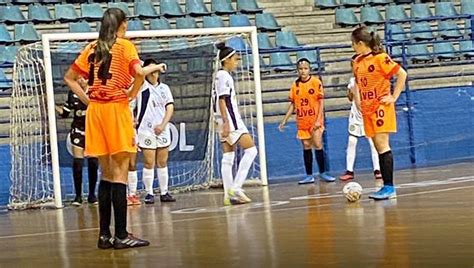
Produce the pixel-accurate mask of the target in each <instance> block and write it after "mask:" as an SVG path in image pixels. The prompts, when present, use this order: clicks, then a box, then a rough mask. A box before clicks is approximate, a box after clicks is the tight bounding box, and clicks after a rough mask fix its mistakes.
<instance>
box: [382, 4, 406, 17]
mask: <svg viewBox="0 0 474 268" xmlns="http://www.w3.org/2000/svg"><path fill="white" fill-rule="evenodd" d="M385 19H386V20H406V19H408V15H407V13H406V11H405V8H404V7H403V6H402V5H389V6H386V7H385Z"/></svg>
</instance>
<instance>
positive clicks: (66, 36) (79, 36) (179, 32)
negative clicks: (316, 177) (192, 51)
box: [41, 26, 268, 208]
mask: <svg viewBox="0 0 474 268" xmlns="http://www.w3.org/2000/svg"><path fill="white" fill-rule="evenodd" d="M243 33H244V34H249V35H250V41H251V43H252V46H251V54H252V55H254V56H253V57H252V58H253V59H252V63H253V69H254V71H253V79H254V83H255V101H256V116H257V137H258V141H259V142H258V151H259V160H260V161H259V162H260V179H261V181H262V185H263V186H266V185H268V177H267V166H266V155H265V133H264V123H263V106H262V88H261V83H260V81H261V80H260V61H259V57H258V45H257V44H258V41H257V28H256V27H255V26H249V27H222V28H203V29H176V30H148V31H128V32H127V33H126V37H128V38H145V37H172V36H196V35H211V34H243ZM98 36H99V34H98V33H97V32H91V33H52V34H43V35H42V38H41V42H42V45H43V61H44V66H45V85H46V95H47V103H48V105H47V112H48V123H49V132H50V133H49V134H50V145H51V162H52V173H53V174H52V175H53V187H54V205H55V207H56V208H61V207H62V206H63V205H62V198H61V178H60V170H59V151H58V137H57V133H56V112H55V108H54V107H55V106H54V103H55V102H54V87H53V71H52V64H51V63H52V61H51V50H50V42H51V41H64V40H92V39H97V38H98Z"/></svg>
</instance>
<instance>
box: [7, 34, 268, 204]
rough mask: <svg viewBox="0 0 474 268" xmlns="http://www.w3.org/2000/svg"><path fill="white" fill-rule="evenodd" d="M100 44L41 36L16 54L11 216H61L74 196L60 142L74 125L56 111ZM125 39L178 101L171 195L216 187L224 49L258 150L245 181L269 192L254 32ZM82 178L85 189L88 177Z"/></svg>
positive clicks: (173, 128) (77, 36) (85, 36)
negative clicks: (215, 96)
mask: <svg viewBox="0 0 474 268" xmlns="http://www.w3.org/2000/svg"><path fill="white" fill-rule="evenodd" d="M97 37H98V33H57V34H43V36H42V40H41V41H40V42H37V43H33V44H29V45H25V46H23V47H21V48H20V49H19V50H18V53H17V56H16V60H15V64H14V70H13V91H12V97H11V116H10V117H11V118H10V119H11V127H10V148H11V149H10V150H11V165H12V166H11V171H10V179H11V187H10V200H9V207H10V208H11V209H21V208H30V207H37V206H45V205H52V206H54V207H56V208H60V207H62V206H63V203H64V202H63V200H64V199H67V198H68V197H70V196H72V193H73V190H72V174H71V168H70V166H71V161H72V156H70V155H68V153H67V150H66V141H65V140H66V136H67V133H68V131H69V128H70V126H69V125H70V122H71V119H62V118H58V117H57V116H56V113H55V105H58V104H59V105H60V104H61V103H63V102H64V101H65V98H66V96H67V92H68V90H69V88H67V86H66V85H65V83H64V82H63V77H64V74H65V72H66V71H67V69H68V68H69V66H70V65H71V64H72V63H73V61H74V60H75V58H76V57H77V55H78V53H79V52H80V51H81V49H82V48H84V47H85V45H86V44H87V43H88V42H90V41H92V40H94V39H96V38H97ZM127 37H128V38H130V39H131V40H132V42H134V43H135V44H136V46H137V49H138V52H139V55H140V58H141V59H143V60H144V59H146V58H154V59H156V60H158V61H159V62H165V63H166V64H167V65H168V71H167V72H166V73H165V74H163V75H162V81H163V82H164V83H166V84H168V85H169V86H170V88H171V91H172V93H173V96H174V99H175V113H174V116H173V119H172V122H171V132H172V144H171V147H170V150H171V151H170V161H169V170H170V188H171V189H175V190H190V189H201V188H206V187H210V186H212V185H213V184H216V183H217V184H218V183H219V181H220V177H221V176H220V167H219V165H220V161H219V159H220V158H221V149H220V144H219V142H218V139H217V134H216V126H215V124H214V121H213V118H212V117H213V114H212V110H211V99H212V98H211V95H212V88H213V80H214V79H213V76H214V73H215V72H216V71H217V69H218V68H219V63H218V61H217V60H216V52H217V51H216V48H215V46H214V45H215V43H216V42H227V43H228V45H230V46H234V47H236V48H238V50H237V51H238V53H239V55H240V57H241V64H240V67H239V69H238V70H237V71H236V72H235V73H234V74H233V75H234V80H235V87H236V92H237V96H238V102H239V104H240V109H241V110H240V112H241V114H242V117H243V119H244V121H245V123H246V125H247V127H248V129H249V131H250V134H251V135H252V136H253V138H254V140H255V142H256V144H257V147H258V150H259V157H257V158H256V160H255V162H254V164H253V165H252V168H251V170H250V172H249V180H251V181H253V182H256V184H260V185H266V184H267V172H266V157H265V139H264V138H265V137H264V122H263V111H262V95H261V85H260V66H259V54H258V46H257V31H256V28H255V27H226V28H210V29H181V30H159V31H152V30H150V31H132V32H127ZM241 153H242V152H241ZM237 155H239V153H238V154H237ZM238 160H239V157H237V158H236V161H238ZM83 177H84V179H83V181H85V182H87V175H85V174H84V176H83ZM154 185H157V184H154ZM83 188H84V189H87V187H83Z"/></svg>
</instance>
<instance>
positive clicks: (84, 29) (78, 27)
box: [69, 21, 92, 33]
mask: <svg viewBox="0 0 474 268" xmlns="http://www.w3.org/2000/svg"><path fill="white" fill-rule="evenodd" d="M69 32H70V33H89V32H92V28H91V26H90V25H89V23H87V22H84V21H81V22H70V23H69Z"/></svg>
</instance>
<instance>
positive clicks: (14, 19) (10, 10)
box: [0, 6, 27, 24]
mask: <svg viewBox="0 0 474 268" xmlns="http://www.w3.org/2000/svg"><path fill="white" fill-rule="evenodd" d="M0 21H1V22H5V23H7V24H16V23H25V22H27V20H26V19H25V16H23V13H21V10H20V8H19V7H18V6H1V7H0Z"/></svg>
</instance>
